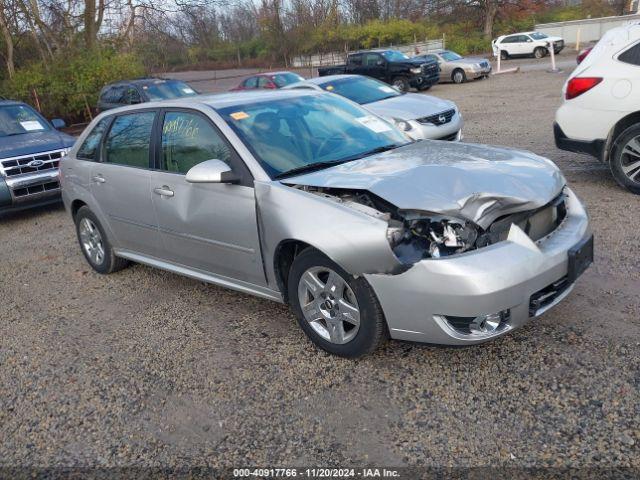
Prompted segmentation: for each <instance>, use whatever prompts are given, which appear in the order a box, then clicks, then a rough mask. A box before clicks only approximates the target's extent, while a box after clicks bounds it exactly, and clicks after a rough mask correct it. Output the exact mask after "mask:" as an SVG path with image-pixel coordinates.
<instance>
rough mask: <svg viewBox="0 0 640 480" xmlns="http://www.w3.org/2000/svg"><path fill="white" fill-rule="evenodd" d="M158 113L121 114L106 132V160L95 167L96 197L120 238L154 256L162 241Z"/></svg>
mask: <svg viewBox="0 0 640 480" xmlns="http://www.w3.org/2000/svg"><path fill="white" fill-rule="evenodd" d="M156 115H157V111H155V110H142V111H137V112H132V113H129V112H127V113H123V114H121V115H117V116H116V117H115V118H114V119H113V121H112V122H111V125H110V127H109V131H108V132H107V134H106V136H105V138H104V141H103V145H102V155H101V162H100V163H95V164H94V166H93V169H92V172H91V182H92V187H91V190H92V193H93V197H94V198H95V200H96V202H97V204H98V207H99V209H100V211H101V212H100V213H101V214H102V216H103V218H107V221H108V222H109V226H110V227H111V230H112V232H113V234H114V235H115V237H116V238H115V244H116V245H117V246H118V247H119V248H121V249H125V250H130V251H133V252H137V253H142V254H146V255H152V256H156V255H157V254H158V251H159V249H158V247H159V245H160V239H159V233H158V222H157V218H156V214H155V210H154V207H153V203H152V201H151V186H150V181H151V180H150V176H151V171H150V165H151V163H150V162H151V158H152V148H151V134H152V132H153V126H154V121H155V118H156Z"/></svg>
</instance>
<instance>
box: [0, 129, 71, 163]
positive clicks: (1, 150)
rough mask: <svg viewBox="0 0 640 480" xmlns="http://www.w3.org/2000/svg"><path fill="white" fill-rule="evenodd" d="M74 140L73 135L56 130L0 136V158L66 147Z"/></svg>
mask: <svg viewBox="0 0 640 480" xmlns="http://www.w3.org/2000/svg"><path fill="white" fill-rule="evenodd" d="M74 141H75V139H74V138H73V137H71V136H69V135H67V134H65V133H61V132H59V131H57V130H45V131H42V132H32V133H24V134H22V135H12V136H9V137H0V159H2V158H11V157H19V156H21V155H31V154H34V153H40V152H46V151H49V150H59V149H61V148H68V147H71V146H73V143H74Z"/></svg>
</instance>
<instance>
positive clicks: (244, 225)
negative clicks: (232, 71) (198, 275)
mask: <svg viewBox="0 0 640 480" xmlns="http://www.w3.org/2000/svg"><path fill="white" fill-rule="evenodd" d="M160 137H161V138H160V148H159V152H158V161H159V165H158V167H159V168H158V169H157V170H156V171H154V172H153V173H152V185H151V190H152V192H154V193H153V203H154V205H155V208H156V212H157V215H158V221H159V226H160V232H161V238H162V244H163V249H164V253H163V255H162V256H163V257H164V258H166V259H168V260H169V261H172V262H174V263H177V264H179V265H183V266H186V267H190V268H194V269H199V270H202V271H205V272H208V273H212V274H215V275H221V276H224V277H228V278H232V279H235V280H240V281H243V282H248V283H251V284H254V285H263V286H264V285H266V279H265V275H264V269H263V266H262V257H261V253H260V242H259V238H258V225H257V219H256V202H255V196H254V189H253V183H252V179H251V178H250V174H249V172H248V170H247V169H246V166H244V163H242V160H241V159H240V158H239V157H238V156H237V154H236V153H235V152H234V151H233V149H232V148H231V146H230V145H229V144H228V143H227V142H226V140H225V139H224V138H223V136H222V135H221V134H220V133H219V131H218V129H217V128H216V127H215V126H214V125H213V123H212V122H211V121H210V120H209V119H208V118H207V117H205V116H204V115H203V114H201V113H199V112H196V111H191V110H167V111H166V112H165V113H164V118H163V121H162V131H161V135H160ZM212 159H218V160H222V161H224V162H226V163H228V164H229V165H230V166H231V168H232V169H233V170H234V172H235V173H237V174H239V175H240V177H242V178H243V179H244V180H243V181H241V183H240V184H233V185H231V184H222V183H207V184H204V183H203V184H192V183H188V182H187V181H186V180H185V174H186V173H187V172H188V171H189V169H190V168H191V167H193V166H195V165H197V164H198V163H201V162H204V161H205V160H212Z"/></svg>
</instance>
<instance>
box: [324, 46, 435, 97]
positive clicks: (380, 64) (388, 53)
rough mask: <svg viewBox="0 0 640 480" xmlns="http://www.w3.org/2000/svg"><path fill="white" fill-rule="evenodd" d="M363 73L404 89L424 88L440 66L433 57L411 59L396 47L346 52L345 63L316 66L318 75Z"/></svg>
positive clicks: (432, 82) (429, 86) (428, 85)
mask: <svg viewBox="0 0 640 480" xmlns="http://www.w3.org/2000/svg"><path fill="white" fill-rule="evenodd" d="M344 73H347V74H355V75H366V76H367V77H373V78H377V79H378V80H381V81H383V82H386V83H388V84H389V85H393V86H394V87H397V88H398V89H399V90H401V91H403V92H406V91H408V90H409V89H410V88H411V87H414V88H417V89H418V90H427V89H428V88H431V86H432V85H435V84H436V83H438V78H439V77H440V67H439V66H438V62H437V61H435V60H425V59H424V58H422V59H420V60H414V59H411V58H409V57H407V56H406V55H405V54H404V53H402V52H399V51H397V50H383V49H378V50H367V51H365V52H356V53H350V54H349V56H348V57H347V64H346V65H335V66H331V67H320V68H318V74H319V75H320V76H321V77H325V76H327V75H339V74H344Z"/></svg>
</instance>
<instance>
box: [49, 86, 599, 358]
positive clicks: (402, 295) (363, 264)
mask: <svg viewBox="0 0 640 480" xmlns="http://www.w3.org/2000/svg"><path fill="white" fill-rule="evenodd" d="M61 170H62V179H63V182H62V184H63V199H64V202H65V205H66V207H67V209H68V210H69V211H70V212H71V214H72V216H73V219H74V221H75V225H76V229H77V234H78V239H79V242H80V246H81V249H82V252H83V254H84V255H85V257H86V259H87V261H88V262H89V263H90V264H91V266H92V267H93V268H94V269H95V270H96V271H98V272H100V273H111V272H115V271H116V270H119V269H121V268H123V267H125V266H126V265H127V262H128V261H135V262H139V263H144V264H147V265H151V266H155V267H159V268H163V269H166V270H169V271H172V272H176V273H179V274H182V275H187V276H190V277H193V278H196V279H199V280H203V281H207V282H211V283H214V284H218V285H222V286H224V287H228V288H233V289H236V290H239V291H241V292H245V293H249V294H253V295H258V296H261V297H264V298H268V299H271V300H276V301H280V302H288V303H290V304H291V306H292V308H293V310H294V311H295V313H296V315H297V317H298V321H299V324H300V326H301V327H302V329H303V330H304V331H305V333H306V334H307V335H308V336H309V337H310V338H311V340H313V341H314V342H315V343H316V344H317V345H318V346H320V347H321V348H324V349H325V350H327V351H329V352H332V353H334V354H337V355H342V356H348V357H354V356H358V355H362V354H364V353H367V352H370V351H371V350H373V349H374V348H375V347H376V346H377V345H379V344H380V342H381V341H383V340H384V339H385V338H387V336H391V337H392V338H397V339H403V340H413V341H422V342H431V343H440V344H451V345H468V344H474V343H480V342H483V341H486V340H489V339H492V338H495V337H497V336H500V335H503V334H505V333H507V332H509V331H511V330H513V329H514V328H517V327H519V326H521V325H523V324H525V323H526V322H527V321H528V320H529V319H531V318H533V317H535V316H537V315H540V314H541V313H543V312H545V311H546V310H548V309H549V308H551V307H552V306H553V305H555V304H556V303H558V302H559V301H560V300H562V299H563V298H564V297H565V296H566V295H567V294H568V293H569V291H570V290H571V289H572V288H573V285H574V282H575V280H576V279H577V277H578V276H579V275H580V274H581V273H582V272H583V271H584V270H585V269H586V268H587V266H588V265H589V264H590V262H591V259H592V255H593V249H592V247H593V243H592V236H591V234H590V231H589V225H588V220H587V215H586V213H585V210H584V209H583V207H582V205H581V203H580V201H579V200H578V199H577V198H576V196H575V195H574V194H573V192H572V191H571V190H570V189H569V188H567V187H566V185H565V180H564V178H563V176H562V174H561V173H560V171H559V170H558V169H557V168H556V167H555V165H554V164H553V163H552V162H550V161H549V160H546V159H544V158H541V157H538V156H536V155H534V154H531V153H527V152H520V151H516V150H511V149H503V148H494V147H487V146H481V145H471V144H458V143H452V142H443V141H431V140H424V141H422V142H417V143H413V142H411V141H410V139H409V138H408V137H406V136H405V135H404V134H403V132H401V131H400V130H397V129H396V127H395V126H394V125H392V124H391V123H388V122H386V121H385V120H383V119H381V118H380V117H376V116H374V115H373V114H372V113H371V112H369V111H367V110H364V109H363V108H362V107H360V106H359V105H357V104H355V103H353V102H350V101H349V100H346V99H344V98H342V97H339V96H337V95H332V94H330V93H321V92H315V91H309V90H296V91H294V90H291V91H279V92H270V93H264V92H259V93H234V94H226V95H219V96H211V97H194V98H190V99H181V100H175V101H170V102H161V103H150V104H146V105H144V106H143V107H140V106H138V107H126V108H121V109H116V110H112V111H109V112H106V113H104V114H102V115H100V116H99V117H97V118H96V119H95V120H94V121H93V122H92V123H91V125H90V126H89V127H88V128H87V130H86V131H85V132H84V133H83V135H82V136H81V137H80V139H79V140H78V142H77V144H76V146H75V147H74V148H73V149H72V151H71V152H70V154H69V156H68V157H67V158H66V159H65V160H64V161H63V162H62V167H61Z"/></svg>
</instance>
